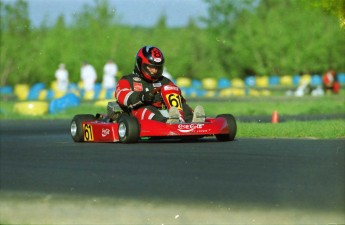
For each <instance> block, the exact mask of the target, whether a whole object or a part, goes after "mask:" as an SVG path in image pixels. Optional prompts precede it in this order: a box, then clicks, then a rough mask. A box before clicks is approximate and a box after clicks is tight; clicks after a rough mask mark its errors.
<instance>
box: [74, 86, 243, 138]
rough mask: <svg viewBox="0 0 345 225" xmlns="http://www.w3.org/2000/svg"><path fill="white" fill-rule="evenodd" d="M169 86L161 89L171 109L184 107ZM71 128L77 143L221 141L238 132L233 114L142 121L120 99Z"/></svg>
mask: <svg viewBox="0 0 345 225" xmlns="http://www.w3.org/2000/svg"><path fill="white" fill-rule="evenodd" d="M167 86H168V85H167ZM165 87H166V86H164V87H162V88H161V89H160V90H159V92H160V94H161V96H162V98H163V102H164V103H165V105H166V108H167V110H168V109H169V108H170V107H172V106H175V107H177V108H179V109H181V97H180V96H181V95H180V92H179V91H176V90H175V89H173V88H169V87H168V88H165ZM155 92H157V90H156V91H155ZM167 110H162V111H161V112H162V114H163V115H168V114H167ZM70 128H71V136H72V139H73V140H74V141H75V142H121V143H136V142H138V141H139V140H145V139H171V138H174V139H183V140H186V139H187V140H197V139H199V138H203V137H206V136H215V137H216V138H217V140H218V141H233V140H234V139H235V136H236V132H237V125H236V120H235V117H234V116H233V115H231V114H220V115H218V116H216V117H215V118H213V117H205V121H204V122H198V123H195V122H191V123H187V122H179V123H173V124H169V123H164V122H159V121H155V120H142V121H140V122H139V121H138V120H137V119H136V118H135V117H134V116H133V115H132V114H131V113H130V112H129V111H127V110H123V108H122V107H120V106H119V105H118V104H117V102H116V101H111V102H108V106H107V113H106V114H99V113H98V114H96V115H92V114H78V115H75V116H74V118H73V119H72V121H71V127H70Z"/></svg>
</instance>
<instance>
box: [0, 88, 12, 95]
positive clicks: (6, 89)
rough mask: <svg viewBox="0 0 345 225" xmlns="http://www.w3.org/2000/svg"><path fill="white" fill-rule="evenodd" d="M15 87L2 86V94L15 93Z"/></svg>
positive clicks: (0, 92) (0, 91)
mask: <svg viewBox="0 0 345 225" xmlns="http://www.w3.org/2000/svg"><path fill="white" fill-rule="evenodd" d="M13 94H14V92H13V88H12V87H11V86H2V87H0V95H13Z"/></svg>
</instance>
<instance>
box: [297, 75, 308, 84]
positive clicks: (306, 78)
mask: <svg viewBox="0 0 345 225" xmlns="http://www.w3.org/2000/svg"><path fill="white" fill-rule="evenodd" d="M310 81H311V75H310V74H303V75H302V77H301V80H300V81H299V84H309V83H310Z"/></svg>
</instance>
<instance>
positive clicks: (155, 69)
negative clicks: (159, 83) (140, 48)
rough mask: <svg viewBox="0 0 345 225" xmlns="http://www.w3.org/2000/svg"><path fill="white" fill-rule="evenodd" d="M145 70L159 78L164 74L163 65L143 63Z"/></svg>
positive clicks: (153, 76)
mask: <svg viewBox="0 0 345 225" xmlns="http://www.w3.org/2000/svg"><path fill="white" fill-rule="evenodd" d="M143 70H144V72H145V73H146V74H148V75H149V76H151V77H152V78H154V79H157V78H159V77H161V76H162V74H163V65H153V64H143Z"/></svg>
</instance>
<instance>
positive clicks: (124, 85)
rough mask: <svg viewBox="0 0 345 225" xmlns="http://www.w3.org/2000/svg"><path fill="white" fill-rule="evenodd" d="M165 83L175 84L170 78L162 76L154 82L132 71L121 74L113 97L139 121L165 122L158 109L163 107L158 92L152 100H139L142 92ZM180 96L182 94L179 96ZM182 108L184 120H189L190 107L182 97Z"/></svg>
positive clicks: (190, 119)
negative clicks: (149, 102)
mask: <svg viewBox="0 0 345 225" xmlns="http://www.w3.org/2000/svg"><path fill="white" fill-rule="evenodd" d="M165 85H172V86H176V85H175V84H174V83H173V82H172V81H171V80H169V79H168V78H166V77H164V76H162V77H160V78H159V79H158V80H157V81H155V82H149V81H147V80H145V79H143V78H142V77H141V76H140V75H139V74H136V73H133V74H129V75H126V76H123V77H122V78H121V79H120V80H119V81H118V83H117V86H116V90H115V98H116V99H117V102H118V104H119V105H120V106H121V107H122V108H123V109H124V110H125V111H130V112H131V113H132V114H133V115H134V116H135V117H136V118H137V119H138V120H139V121H141V120H157V121H161V122H166V121H167V118H166V117H164V116H163V115H162V114H161V113H160V111H159V110H160V109H165V107H164V106H165V105H164V102H163V98H162V97H161V95H160V93H159V92H158V93H156V94H155V95H154V99H153V102H152V103H151V104H146V103H144V102H143V101H142V100H141V96H142V92H147V91H153V90H155V89H157V88H161V87H162V86H165ZM181 97H182V96H181ZM182 109H183V114H184V119H185V121H186V122H191V121H192V118H193V111H192V109H191V108H190V107H189V106H188V105H187V104H186V100H185V99H184V98H183V97H182Z"/></svg>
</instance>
